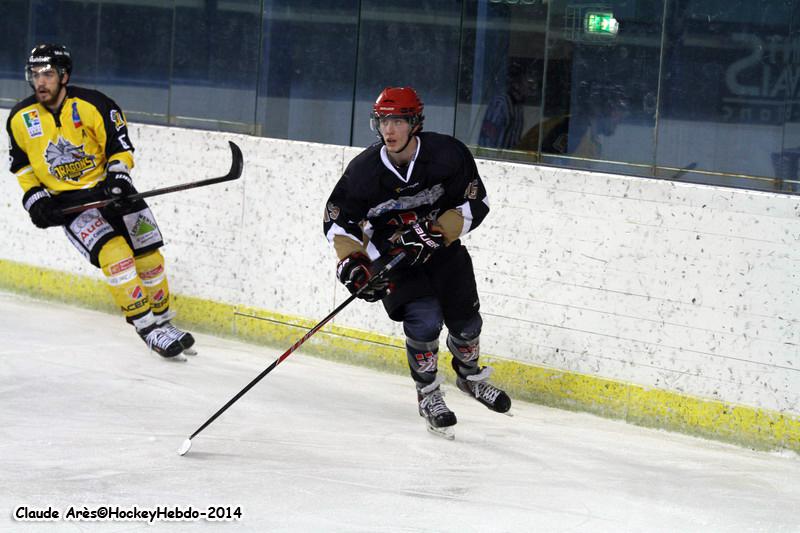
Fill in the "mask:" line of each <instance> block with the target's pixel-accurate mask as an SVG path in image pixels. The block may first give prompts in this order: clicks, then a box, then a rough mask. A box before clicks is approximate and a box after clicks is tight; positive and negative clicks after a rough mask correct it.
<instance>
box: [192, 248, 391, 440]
mask: <svg viewBox="0 0 800 533" xmlns="http://www.w3.org/2000/svg"><path fill="white" fill-rule="evenodd" d="M404 258H405V253H400V254H398V255H396V256H395V257H394V258H393V259H392V260H391V261H389V262H388V263H387V264H386V266H384V267H383V268H382V269H381V270H380V271H379V272H378V273H377V274H375V275H374V276H373V277H372V281H374V280H378V279H380V278H382V277H383V276H385V275H386V274H387V273H388V272H389V271H390V270H391V269H393V268H394V267H396V266H397V265H398V264H400V262H401V261H402V260H403V259H404ZM367 287H369V283H368V284H367V285H365V286H363V287H362V288H361V289H359V290H358V291H357V292H356V293H355V294H352V295H350V297H349V298H348V299H347V300H345V301H344V302H342V303H341V304H339V306H338V307H336V309H334V310H333V311H331V312H330V313H328V316H326V317H325V318H323V319H322V320H320V321H319V323H317V325H316V326H314V327H313V328H311V329H310V330H308V331H307V332H306V334H305V335H303V336H302V337H301V338H300V339H299V340H298V341H297V342H295V343H294V344H293V345H292V346H291V347H290V348H289V349H288V350H286V351H285V352H283V354H281V356H280V357H278V358H277V359H275V361H273V362H272V364H271V365H269V366H268V367H267V368H265V369H264V370H263V371H262V372H261V373H260V374H259V375H257V376H256V377H255V378H254V379H253V380H252V381H251V382H250V383H248V384H247V385H245V387H244V388H243V389H242V390H240V391H239V392H237V393H236V395H235V396H234V397H233V398H231V399H230V400H228V402H227V403H226V404H225V405H223V406H222V407H220V408H219V410H218V411H217V412H216V413H214V414H213V415H212V416H211V418H209V419H208V420H206V421H205V422H204V423H203V425H202V426H200V427H199V428H197V430H196V431H195V432H194V433H192V436H191V437H189V440H192V439H193V438H195V437H196V436H197V435H198V434H199V433H200V432H201V431H203V430H204V429H205V428H207V427H208V426H209V425H211V423H212V422H214V420H216V419H217V418H218V417H219V416H220V415H221V414H222V413H224V412H225V411H227V410H228V408H229V407H230V406H231V405H233V404H234V403H236V402H237V401H238V400H239V398H241V397H242V396H244V395H245V394H246V393H247V391H249V390H250V389H252V388H253V387H254V386H255V385H256V383H258V382H259V381H261V380H262V379H263V378H264V376H266V375H267V374H269V373H270V372H272V371H273V370H274V369H275V367H276V366H278V365H279V364H281V363H282V362H283V361H285V360H286V358H287V357H289V356H290V355H291V354H292V352H294V351H295V350H297V349H298V348H299V347H300V346H302V345H303V343H305V342H306V341H307V340H308V339H309V338H311V336H312V335H314V334H315V333H316V332H317V331H319V330H320V329H322V327H323V326H324V325H325V324H327V323H328V322H330V321H331V319H332V318H333V317H335V316H336V315H338V314H339V312H340V311H341V310H342V309H344V308H345V307H347V306H348V305H350V303H351V302H352V301H353V300H355V299H356V298H358V296H359V294H361V292H362V291H363V290H365V289H366V288H367Z"/></svg>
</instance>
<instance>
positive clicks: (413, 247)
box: [394, 222, 444, 266]
mask: <svg viewBox="0 0 800 533" xmlns="http://www.w3.org/2000/svg"><path fill="white" fill-rule="evenodd" d="M395 245H396V247H395V250H394V253H397V252H399V251H403V252H405V253H406V261H405V264H406V265H408V266H415V265H421V264H423V263H425V262H426V261H427V260H428V259H430V257H431V256H432V255H433V254H434V253H436V252H437V251H438V250H439V249H441V248H442V247H443V246H444V237H443V236H442V234H441V233H439V232H438V231H434V230H432V229H431V224H430V222H423V223H421V224H420V223H416V224H414V225H412V226H409V227H408V229H407V230H405V231H404V232H403V233H401V234H400V236H399V237H397V240H396V241H395Z"/></svg>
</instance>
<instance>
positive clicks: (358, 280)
mask: <svg viewBox="0 0 800 533" xmlns="http://www.w3.org/2000/svg"><path fill="white" fill-rule="evenodd" d="M371 264H372V261H370V260H369V257H367V256H366V255H364V254H362V253H361V252H355V253H352V254H350V255H348V256H347V257H345V258H344V259H342V260H341V261H339V264H338V265H337V266H336V277H338V278H339V281H341V282H342V283H343V284H344V286H345V287H347V290H349V291H350V294H356V293H358V291H359V290H361V288H362V287H364V286H366V288H365V289H364V290H363V291H361V292H360V293H358V297H359V298H361V299H362V300H366V301H368V302H377V301H378V300H383V298H384V297H386V295H387V294H389V290H390V286H391V284H390V283H389V281H388V280H385V279H374V278H373V277H372V272H370V270H369V267H370V265H371Z"/></svg>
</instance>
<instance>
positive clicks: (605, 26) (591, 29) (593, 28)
mask: <svg viewBox="0 0 800 533" xmlns="http://www.w3.org/2000/svg"><path fill="white" fill-rule="evenodd" d="M584 20H585V27H586V31H587V32H588V33H593V34H595V35H608V36H613V35H616V34H617V32H618V31H619V22H617V19H615V18H614V13H609V12H607V11H589V12H587V13H586V17H585V19H584Z"/></svg>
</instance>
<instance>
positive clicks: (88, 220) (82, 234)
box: [69, 209, 114, 250]
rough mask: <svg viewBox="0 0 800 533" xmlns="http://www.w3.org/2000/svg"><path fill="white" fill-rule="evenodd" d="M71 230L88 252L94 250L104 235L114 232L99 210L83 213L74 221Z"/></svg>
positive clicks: (70, 226)
mask: <svg viewBox="0 0 800 533" xmlns="http://www.w3.org/2000/svg"><path fill="white" fill-rule="evenodd" d="M69 229H70V230H71V231H72V234H73V235H75V236H76V237H78V239H80V241H81V243H82V244H83V246H84V247H85V248H86V249H87V250H91V249H92V248H94V246H95V244H97V241H98V240H99V239H100V238H102V237H103V236H104V235H107V234H109V233H111V232H112V231H114V230H113V229H112V228H111V225H110V224H109V223H108V222H106V220H105V219H104V218H103V217H102V216H101V215H100V211H98V210H97V209H89V210H88V211H84V212H83V213H81V214H80V215H79V216H78V218H76V219H75V220H73V221H72V223H71V224H70V225H69Z"/></svg>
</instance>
